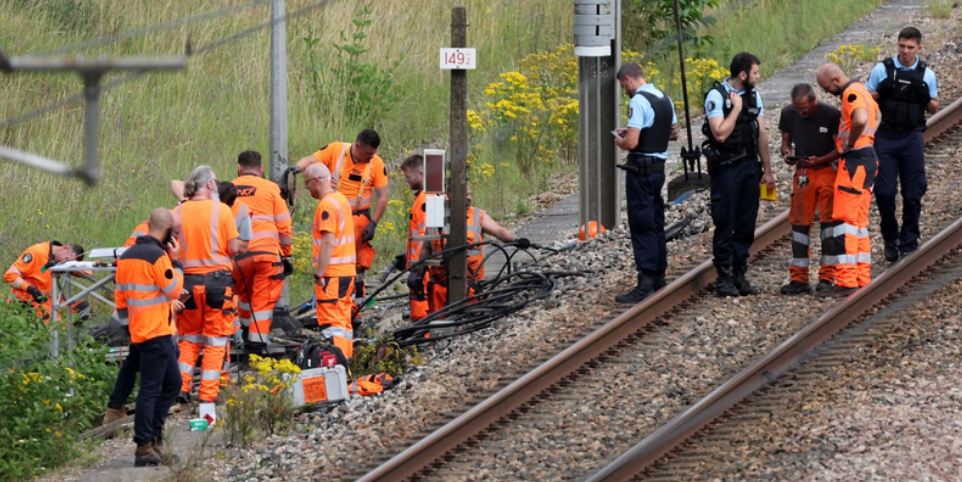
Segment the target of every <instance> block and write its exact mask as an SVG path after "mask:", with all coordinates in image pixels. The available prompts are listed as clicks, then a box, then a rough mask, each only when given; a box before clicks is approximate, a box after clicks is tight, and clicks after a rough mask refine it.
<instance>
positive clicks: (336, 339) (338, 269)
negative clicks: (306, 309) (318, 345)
mask: <svg viewBox="0 0 962 482" xmlns="http://www.w3.org/2000/svg"><path fill="white" fill-rule="evenodd" d="M304 187H305V188H307V190H309V191H310V192H311V197H313V198H314V199H317V200H319V201H320V202H319V203H317V210H316V211H315V213H314V225H313V228H312V229H311V231H312V235H313V238H314V248H313V258H314V295H315V296H316V297H317V324H318V326H320V327H322V330H321V334H323V335H324V336H326V337H328V338H329V339H330V340H331V341H332V342H333V343H334V346H336V347H338V348H339V349H340V350H341V352H342V353H343V354H344V356H345V357H347V358H348V359H350V358H351V357H352V356H354V328H353V325H352V316H351V309H352V305H353V302H352V299H351V297H352V296H351V295H353V294H354V275H355V271H354V269H355V268H354V264H355V262H356V255H355V252H354V223H353V222H352V219H351V206H350V204H349V203H348V201H347V198H346V197H345V196H344V195H343V194H341V193H340V192H338V191H335V190H334V187H333V186H332V185H331V172H330V171H329V170H328V169H327V166H325V165H324V164H313V165H311V166H309V167H308V168H307V170H306V171H305V172H304Z"/></svg>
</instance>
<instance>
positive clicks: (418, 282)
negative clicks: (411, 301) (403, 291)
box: [408, 266, 424, 295]
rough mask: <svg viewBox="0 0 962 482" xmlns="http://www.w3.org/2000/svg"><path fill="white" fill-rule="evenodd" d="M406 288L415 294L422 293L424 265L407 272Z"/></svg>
mask: <svg viewBox="0 0 962 482" xmlns="http://www.w3.org/2000/svg"><path fill="white" fill-rule="evenodd" d="M408 288H410V289H411V291H413V292H414V293H415V294H417V295H423V294H424V267H423V266H422V267H420V268H418V269H414V270H411V273H410V274H408Z"/></svg>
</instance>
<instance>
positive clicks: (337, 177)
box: [283, 129, 388, 296]
mask: <svg viewBox="0 0 962 482" xmlns="http://www.w3.org/2000/svg"><path fill="white" fill-rule="evenodd" d="M380 145H381V137H380V136H379V135H378V134H377V132H376V131H374V129H364V130H363V131H361V132H360V133H359V134H358V135H357V138H356V139H355V140H354V143H353V144H351V143H347V142H334V143H331V144H328V145H326V146H324V147H322V148H321V149H319V150H318V151H317V152H315V153H314V154H312V155H310V156H307V157H305V158H303V159H301V160H300V161H297V165H295V166H292V167H290V168H289V170H290V171H293V172H294V173H299V172H302V171H304V170H305V169H307V167H308V166H310V165H311V164H314V163H315V162H317V163H321V164H324V165H325V166H326V167H327V169H328V170H329V171H330V172H331V174H332V176H333V179H332V183H333V185H334V190H336V191H338V192H340V193H341V194H344V197H346V198H347V202H348V204H349V205H350V206H351V211H352V216H353V218H354V230H355V232H356V233H357V239H356V240H355V245H354V250H355V252H356V253H357V286H356V288H357V292H358V294H359V295H360V296H364V295H365V289H364V273H365V271H367V270H368V269H370V268H371V263H372V262H374V255H375V254H376V252H375V250H374V248H373V247H372V246H371V241H372V240H373V239H374V232H375V230H376V229H377V223H379V222H380V221H381V217H382V216H384V211H385V210H386V209H387V202H388V176H387V168H386V167H385V166H384V160H382V159H381V158H380V156H378V155H377V149H378V146H380ZM286 178H287V176H286V175H285V176H284V177H283V179H286ZM372 191H373V192H374V194H376V195H377V204H375V206H374V212H371V202H372V196H371V192H372Z"/></svg>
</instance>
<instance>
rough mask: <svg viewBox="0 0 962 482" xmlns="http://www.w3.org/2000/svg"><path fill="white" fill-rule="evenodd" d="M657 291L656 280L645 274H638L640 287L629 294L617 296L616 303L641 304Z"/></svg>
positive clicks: (636, 287)
mask: <svg viewBox="0 0 962 482" xmlns="http://www.w3.org/2000/svg"><path fill="white" fill-rule="evenodd" d="M654 291H655V280H654V278H653V277H652V276H651V275H649V274H646V273H644V272H639V273H638V285H637V286H635V287H634V289H632V290H631V291H629V292H627V293H623V294H620V295H618V296H615V301H617V302H618V303H627V304H632V305H636V304H638V303H641V300H644V299H645V298H647V297H648V295H650V294H651V293H652V292H654Z"/></svg>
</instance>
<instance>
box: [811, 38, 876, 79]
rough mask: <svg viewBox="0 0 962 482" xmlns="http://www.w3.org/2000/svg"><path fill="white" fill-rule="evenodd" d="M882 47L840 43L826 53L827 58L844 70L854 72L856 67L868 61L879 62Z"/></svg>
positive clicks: (849, 72)
mask: <svg viewBox="0 0 962 482" xmlns="http://www.w3.org/2000/svg"><path fill="white" fill-rule="evenodd" d="M881 51H882V49H881V48H879V47H869V48H866V47H865V46H864V45H839V47H838V48H837V49H835V51H834V52H831V53H827V54H825V59H826V60H828V61H829V62H831V63H833V64H836V65H838V66H839V67H841V68H842V71H844V72H846V73H848V74H850V75H851V74H852V71H853V70H854V69H855V67H857V66H859V65H861V64H863V63H866V62H877V61H878V56H879V54H880V53H881Z"/></svg>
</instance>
